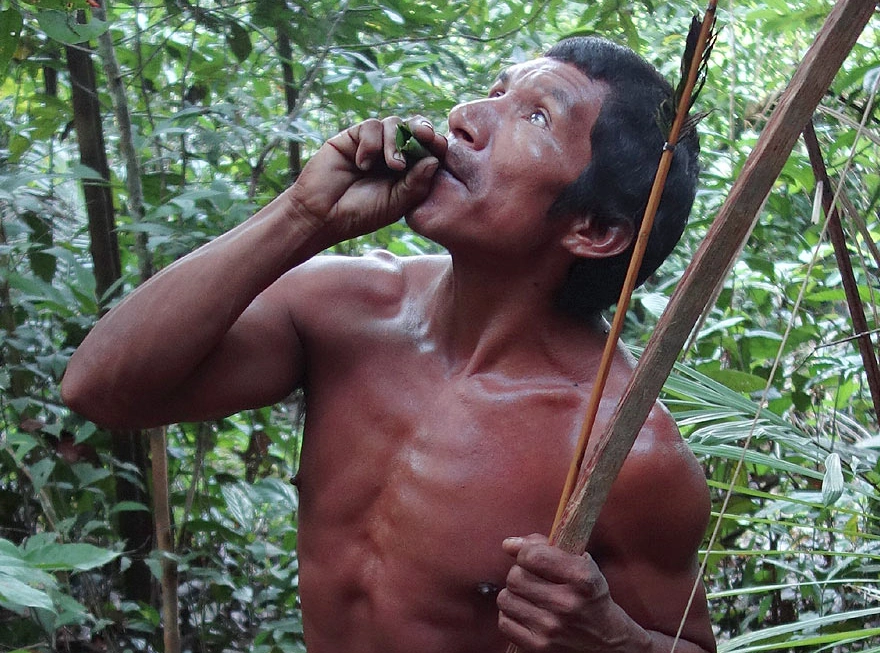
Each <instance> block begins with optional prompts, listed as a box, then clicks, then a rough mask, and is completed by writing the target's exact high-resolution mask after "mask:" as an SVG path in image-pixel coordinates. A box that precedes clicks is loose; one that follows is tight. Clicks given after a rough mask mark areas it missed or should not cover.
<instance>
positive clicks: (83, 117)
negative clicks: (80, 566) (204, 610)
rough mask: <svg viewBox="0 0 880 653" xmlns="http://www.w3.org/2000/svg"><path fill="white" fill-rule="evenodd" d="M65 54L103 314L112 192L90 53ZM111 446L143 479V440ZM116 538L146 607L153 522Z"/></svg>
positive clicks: (128, 493) (120, 484)
mask: <svg viewBox="0 0 880 653" xmlns="http://www.w3.org/2000/svg"><path fill="white" fill-rule="evenodd" d="M80 18H81V17H80ZM66 50H67V69H68V72H69V74H70V83H71V87H72V98H73V120H74V127H75V129H76V134H77V141H78V143H79V153H80V162H81V163H82V164H83V165H86V166H88V167H90V168H91V169H92V170H94V171H95V172H96V173H98V175H99V176H100V179H99V180H95V179H84V180H83V194H84V196H85V200H86V211H87V213H88V224H89V237H90V251H91V255H92V262H93V264H94V274H95V286H96V293H97V296H98V302H99V305H100V306H101V310H102V311H103V310H105V309H106V307H107V305H108V303H109V300H110V299H111V298H112V297H113V296H114V295H115V294H117V293H118V291H119V283H118V282H119V280H120V278H121V276H122V270H121V265H120V260H119V242H118V241H117V238H116V230H115V224H114V213H113V196H112V193H111V189H110V169H109V166H108V165H107V152H106V148H105V146H104V131H103V127H102V124H101V107H100V104H99V102H98V92H97V86H96V83H95V67H94V64H93V62H92V56H91V49H90V48H89V47H88V46H87V45H77V46H67V48H66ZM111 442H112V445H111V446H112V453H113V456H114V458H115V459H116V460H117V461H119V462H120V463H123V464H125V463H127V464H130V465H133V466H134V467H136V468H137V469H138V471H139V472H140V473H141V478H142V479H146V478H147V473H146V469H147V459H146V453H145V450H144V440H143V438H142V437H141V434H140V433H138V432H132V431H125V432H119V433H113V434H112V438H111ZM116 498H117V501H120V502H122V501H136V502H138V503H141V504H143V505H145V506H149V505H150V501H149V497H148V496H147V493H146V491H145V490H144V486H143V485H139V484H137V483H132V482H130V481H128V480H126V479H124V478H117V479H116ZM119 533H120V535H121V537H122V538H123V540H124V541H125V548H126V550H127V551H128V552H129V555H130V556H131V558H132V564H131V565H130V566H129V568H128V569H127V570H126V571H125V572H123V584H124V592H125V595H126V596H127V597H130V598H132V599H135V600H138V601H143V602H150V600H151V597H152V575H151V573H150V570H149V568H148V567H147V565H146V563H145V562H144V558H145V556H146V555H147V554H148V553H149V551H150V549H151V544H152V540H153V527H152V516H151V515H150V513H148V512H142V511H123V512H120V513H119Z"/></svg>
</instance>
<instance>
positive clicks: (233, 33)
mask: <svg viewBox="0 0 880 653" xmlns="http://www.w3.org/2000/svg"><path fill="white" fill-rule="evenodd" d="M226 45H228V46H229V49H230V50H231V51H232V54H233V55H235V58H236V59H238V61H239V62H240V63H244V61H245V60H246V59H247V58H248V57H249V56H250V55H251V50H253V46H252V45H251V36H250V34H249V33H248V31H247V30H246V29H245V28H244V27H242V26H241V25H239V24H238V23H237V22H235V21H231V22H230V23H229V31H228V32H227V33H226Z"/></svg>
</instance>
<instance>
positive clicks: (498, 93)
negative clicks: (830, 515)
mask: <svg viewBox="0 0 880 653" xmlns="http://www.w3.org/2000/svg"><path fill="white" fill-rule="evenodd" d="M502 95H504V91H503V90H502V89H500V88H496V89H494V90H492V91H489V97H490V98H495V97H501V96H502Z"/></svg>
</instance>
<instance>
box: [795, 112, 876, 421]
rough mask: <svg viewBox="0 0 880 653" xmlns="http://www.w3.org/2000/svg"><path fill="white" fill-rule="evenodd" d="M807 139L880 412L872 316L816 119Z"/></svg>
mask: <svg viewBox="0 0 880 653" xmlns="http://www.w3.org/2000/svg"><path fill="white" fill-rule="evenodd" d="M804 143H806V145H807V154H808V155H809V157H810V165H811V166H812V167H813V175H814V176H815V177H816V181H817V182H821V184H822V207H823V208H824V209H825V214H826V215H827V216H828V236H829V238H830V239H831V244H832V246H833V247H834V256H835V258H836V259H837V267H838V268H839V269H840V278H841V280H842V281H843V290H844V293H845V294H846V303H847V306H848V307H849V314H850V318H851V319H852V324H853V330H854V331H855V332H856V333H859V334H862V335H861V336H859V337H858V338H857V342H858V347H859V353H860V354H861V356H862V363H864V365H865V375H866V377H867V379H868V388H869V389H870V391H871V400H872V401H873V403H874V414H875V415H880V367H878V365H877V355H876V354H875V353H874V343H873V342H872V341H871V336H870V335H868V320H867V319H866V318H865V307H864V306H863V305H862V300H861V298H860V297H859V287H858V283H857V282H856V277H855V274H854V273H853V268H852V262H851V261H850V260H849V253H848V252H847V248H846V236H845V235H844V233H843V226H842V225H841V224H840V216H839V215H838V212H837V209H836V208H835V207H834V196H833V193H832V192H831V182H830V181H829V179H828V171H827V169H826V168H825V161H824V160H823V158H822V152H821V151H820V149H819V139H818V138H817V137H816V130H815V128H814V127H813V121H812V120H811V121H810V122H808V123H807V126H806V128H804Z"/></svg>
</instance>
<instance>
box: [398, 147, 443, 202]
mask: <svg viewBox="0 0 880 653" xmlns="http://www.w3.org/2000/svg"><path fill="white" fill-rule="evenodd" d="M404 165H406V164H405V163H404ZM439 165H440V161H438V160H437V159H436V158H435V157H433V156H431V157H427V158H425V159H422V160H420V161H417V162H416V164H415V165H414V166H413V167H412V169H411V170H409V171H407V173H406V176H405V177H404V178H403V179H401V180H400V181H399V182H397V183H396V184H395V185H394V187H393V188H392V189H391V204H392V206H395V207H398V208H399V211H400V213H401V214H402V213H405V212H406V211H408V210H410V209H411V208H412V207H414V206H415V205H416V204H418V203H419V202H421V201H422V200H423V199H425V198H426V197H427V196H428V193H429V192H430V191H431V181H432V180H433V178H434V173H435V172H437V168H438V167H439Z"/></svg>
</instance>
